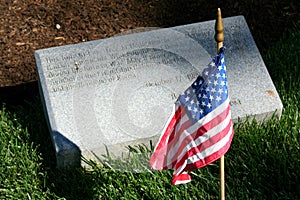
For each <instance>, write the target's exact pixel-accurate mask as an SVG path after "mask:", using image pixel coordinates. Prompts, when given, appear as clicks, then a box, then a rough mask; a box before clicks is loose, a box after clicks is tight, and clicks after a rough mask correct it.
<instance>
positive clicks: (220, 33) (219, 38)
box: [215, 8, 225, 200]
mask: <svg viewBox="0 0 300 200" xmlns="http://www.w3.org/2000/svg"><path fill="white" fill-rule="evenodd" d="M215 40H216V42H217V53H219V50H220V48H221V47H223V41H224V25H223V21H222V15H221V9H220V8H218V15H217V20H216V24H215ZM220 197H221V200H225V159H224V155H223V156H222V157H221V158H220Z"/></svg>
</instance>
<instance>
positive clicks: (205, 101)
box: [177, 47, 228, 121]
mask: <svg viewBox="0 0 300 200" xmlns="http://www.w3.org/2000/svg"><path fill="white" fill-rule="evenodd" d="M224 50H225V47H222V48H221V49H220V52H219V54H218V55H217V56H215V57H214V59H213V61H212V62H211V63H210V64H209V65H208V66H207V67H206V68H205V69H204V70H203V72H202V76H201V75H199V76H198V78H197V79H196V81H194V82H193V83H192V85H191V86H190V87H189V88H188V89H187V90H186V91H185V92H184V93H183V94H181V95H180V96H179V102H180V103H181V104H182V105H184V106H185V108H186V111H187V114H188V115H190V116H189V119H191V120H192V119H193V120H195V121H198V120H199V119H201V118H202V117H204V116H205V115H207V114H208V113H209V112H211V111H212V110H214V109H215V108H216V107H217V106H218V105H220V104H222V103H223V102H224V101H225V100H226V99H227V98H228V92H227V84H226V63H225V59H224ZM179 102H177V103H179Z"/></svg>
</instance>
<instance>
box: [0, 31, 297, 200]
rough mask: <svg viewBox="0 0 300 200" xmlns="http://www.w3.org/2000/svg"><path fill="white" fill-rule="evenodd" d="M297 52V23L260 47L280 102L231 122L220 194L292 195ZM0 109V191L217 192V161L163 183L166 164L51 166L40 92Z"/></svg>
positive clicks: (11, 195)
mask: <svg viewBox="0 0 300 200" xmlns="http://www.w3.org/2000/svg"><path fill="white" fill-rule="evenodd" d="M299 55H300V26H296V27H295V29H294V30H293V31H292V34H291V35H290V37H289V38H284V39H283V40H282V41H279V42H278V43H277V44H276V45H275V46H272V47H270V48H269V49H268V50H266V51H264V52H262V56H263V58H264V60H265V63H266V65H267V67H268V69H269V72H270V74H271V77H272V79H273V81H274V83H275V85H276V88H277V90H278V92H279V94H280V97H281V99H282V101H283V104H284V110H283V114H282V117H281V119H280V120H276V119H273V120H270V121H268V122H266V123H265V124H258V123H256V122H253V123H246V124H242V125H241V124H239V125H235V137H234V139H233V142H232V146H231V148H230V150H229V152H228V153H227V154H226V156H225V164H226V168H225V170H226V197H227V199H237V200H240V199H255V200H256V199H293V200H294V199H300V144H299V139H300V120H299V117H300V114H299V105H300V92H299V88H300V78H299V77H300V69H299V68H300V64H299V63H300V56H299ZM0 110H1V112H0V140H1V143H0V147H1V148H0V159H1V163H0V171H1V174H0V199H60V198H61V199H218V198H219V166H218V165H219V161H216V162H215V163H213V164H211V165H209V166H207V167H204V168H202V169H199V170H196V171H192V172H191V173H190V174H191V175H192V178H193V181H192V183H189V184H185V185H179V186H171V185H170V181H171V178H172V172H171V171H162V172H160V171H155V172H144V173H132V172H130V170H129V172H124V171H123V172H122V171H119V170H117V168H116V167H115V166H111V165H110V164H105V163H104V167H103V168H99V167H95V166H94V165H93V164H92V163H91V167H92V168H94V170H89V171H88V170H85V169H82V168H78V169H72V170H57V169H55V162H54V159H55V158H54V154H53V152H54V150H53V148H52V145H51V140H50V137H49V134H48V129H47V126H46V123H45V120H44V114H43V110H42V106H41V103H40V99H39V98H36V99H33V100H30V101H28V102H27V103H25V104H24V105H22V106H11V105H4V104H3V105H2V106H1V108H0ZM140 150H143V151H145V149H143V148H142V147H140ZM107 159H108V160H106V161H107V163H109V162H108V161H109V158H107ZM110 162H111V161H110ZM133 164H134V163H133ZM133 164H132V165H133Z"/></svg>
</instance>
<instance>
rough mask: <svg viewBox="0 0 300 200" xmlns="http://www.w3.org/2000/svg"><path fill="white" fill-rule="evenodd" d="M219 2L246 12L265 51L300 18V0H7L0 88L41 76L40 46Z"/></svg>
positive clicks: (210, 14)
mask: <svg viewBox="0 0 300 200" xmlns="http://www.w3.org/2000/svg"><path fill="white" fill-rule="evenodd" d="M217 2H222V3H221V4H220V3H217ZM217 7H221V8H222V14H223V17H228V16H235V15H244V16H245V18H246V20H247V22H248V25H249V27H250V29H251V32H252V34H253V36H254V39H255V40H256V42H257V45H258V47H259V49H260V50H264V49H266V48H268V46H269V45H271V44H273V43H274V42H276V41H277V40H278V39H279V38H281V37H282V36H283V35H284V34H287V30H288V29H289V28H291V26H293V24H294V23H298V22H300V14H299V12H298V11H299V8H300V3H299V2H298V0H294V1H293V0H283V1H273V0H252V1H250V0H242V1H233V0H231V1H228V0H226V1H225V0H223V1H217V0H213V1H204V0H150V1H146V0H86V1H84V0H80V1H79V0H61V1H59V0H2V1H1V2H0V10H1V13H0V87H5V86H16V85H20V84H23V83H28V82H32V81H36V79H37V76H36V71H35V61H34V51H35V50H36V49H41V48H46V47H52V46H59V45H66V44H73V43H79V42H85V41H90V40H96V39H102V38H106V37H111V36H113V35H115V34H119V33H121V32H124V31H126V30H129V29H135V28H138V27H171V26H176V25H182V24H189V23H194V22H200V21H205V20H212V19H215V17H216V10H217ZM212 37H213V36H212ZM21 87H23V86H21ZM8 90H10V89H8Z"/></svg>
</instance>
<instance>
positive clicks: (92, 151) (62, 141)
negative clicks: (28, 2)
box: [35, 16, 282, 167]
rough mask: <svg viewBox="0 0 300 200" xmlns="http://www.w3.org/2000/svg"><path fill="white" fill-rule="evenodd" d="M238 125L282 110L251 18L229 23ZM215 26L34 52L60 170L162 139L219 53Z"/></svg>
mask: <svg viewBox="0 0 300 200" xmlns="http://www.w3.org/2000/svg"><path fill="white" fill-rule="evenodd" d="M223 22H224V26H225V42H224V44H225V45H226V47H227V50H226V52H225V56H226V61H227V69H228V87H229V94H230V97H231V102H232V116H233V119H234V121H237V120H238V119H245V117H247V116H251V117H255V118H256V119H258V120H263V119H265V118H269V117H270V116H271V115H272V114H273V113H274V112H276V113H277V114H278V115H280V114H281V111H282V103H281V101H280V98H279V96H278V94H277V91H276V89H275V87H274V85H273V83H272V80H271V78H270V76H269V74H268V71H267V69H266V67H265V65H264V62H263V60H262V58H261V56H260V53H259V51H258V49H257V47H256V45H255V42H254V40H253V38H252V36H251V33H250V31H249V29H248V26H247V24H246V21H245V19H244V17H242V16H237V17H232V18H225V19H224V20H223ZM214 23H215V22H214V21H208V22H202V23H196V24H190V25H185V26H179V27H174V28H168V29H158V30H152V31H147V32H142V33H135V34H130V35H124V36H118V37H113V38H108V39H103V40H98V41H91V42H86V43H80V44H75V45H68V46H60V47H54V48H48V49H41V50H37V51H36V52H35V58H36V63H37V69H38V75H39V83H40V86H41V87H40V88H41V95H42V97H43V100H44V103H43V104H44V106H45V113H46V116H47V119H48V122H49V127H50V132H51V136H52V138H53V142H54V145H55V149H56V156H57V166H58V167H65V166H69V165H77V164H79V163H80V162H81V161H80V154H81V155H82V156H83V157H85V158H87V159H95V158H96V157H95V156H97V157H101V155H103V154H106V151H105V146H107V147H108V149H109V151H110V152H111V153H112V154H114V155H116V156H119V155H121V153H122V152H125V151H126V150H125V148H124V147H125V146H127V145H129V144H136V143H139V142H143V143H146V144H149V140H150V139H153V140H154V142H155V141H156V140H157V139H158V137H159V135H160V133H161V131H162V129H163V127H164V125H165V123H166V121H167V119H168V117H169V115H170V113H171V111H172V106H173V103H174V101H175V100H176V98H177V96H178V95H179V94H180V93H181V92H183V91H184V90H185V89H186V88H187V87H188V86H189V85H190V84H191V83H192V82H193V80H194V79H195V77H196V76H197V75H198V74H199V73H200V72H201V71H202V70H203V69H204V67H205V66H206V65H207V64H208V63H209V62H210V61H211V58H212V57H213V56H214V55H215V53H216V43H215V41H214Z"/></svg>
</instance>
